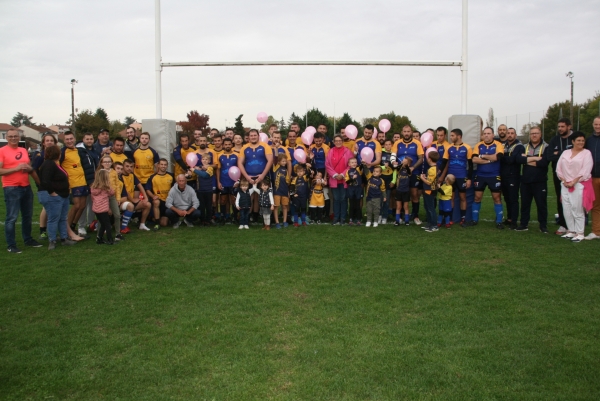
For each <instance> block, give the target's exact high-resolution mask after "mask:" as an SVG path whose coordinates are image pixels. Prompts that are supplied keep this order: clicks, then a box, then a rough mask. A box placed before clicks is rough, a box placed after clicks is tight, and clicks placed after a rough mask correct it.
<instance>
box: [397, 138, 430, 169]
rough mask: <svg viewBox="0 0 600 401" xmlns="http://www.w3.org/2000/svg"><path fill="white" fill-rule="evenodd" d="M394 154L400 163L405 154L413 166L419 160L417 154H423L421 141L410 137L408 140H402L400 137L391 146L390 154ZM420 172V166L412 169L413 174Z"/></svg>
mask: <svg viewBox="0 0 600 401" xmlns="http://www.w3.org/2000/svg"><path fill="white" fill-rule="evenodd" d="M394 155H395V156H396V160H397V161H398V163H402V161H403V160H404V159H405V158H406V157H407V156H408V157H410V158H411V159H412V165H413V166H414V165H415V163H416V162H417V161H418V160H419V156H423V147H422V146H421V142H419V141H417V140H416V139H411V140H410V142H404V140H402V139H400V140H399V141H396V143H394V145H393V146H392V156H394ZM421 172H422V169H421V168H416V169H414V170H413V175H417V176H418V175H420V174H421Z"/></svg>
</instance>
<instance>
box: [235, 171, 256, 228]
mask: <svg viewBox="0 0 600 401" xmlns="http://www.w3.org/2000/svg"><path fill="white" fill-rule="evenodd" d="M249 188H250V185H249V184H248V181H246V180H242V181H240V188H239V190H238V191H237V195H236V197H235V207H236V208H237V210H239V211H240V227H239V229H240V230H241V229H246V230H248V229H249V228H250V227H248V224H249V220H250V206H251V205H252V194H251V193H250V191H249Z"/></svg>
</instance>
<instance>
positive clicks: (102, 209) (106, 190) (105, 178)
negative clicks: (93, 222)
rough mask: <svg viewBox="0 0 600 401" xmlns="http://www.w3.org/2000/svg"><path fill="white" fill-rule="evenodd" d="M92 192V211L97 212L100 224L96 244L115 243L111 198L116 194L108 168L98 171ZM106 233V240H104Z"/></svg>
mask: <svg viewBox="0 0 600 401" xmlns="http://www.w3.org/2000/svg"><path fill="white" fill-rule="evenodd" d="M91 192H92V211H93V212H94V213H96V218H97V219H98V223H99V224H100V228H98V234H97V237H96V244H98V245H102V244H106V245H113V244H114V242H113V237H112V226H111V225H110V214H111V211H110V206H109V198H110V197H111V196H113V195H114V194H115V191H114V190H113V189H112V188H111V187H110V181H109V174H108V171H106V170H98V171H96V177H95V179H94V182H93V183H92V186H91ZM104 233H106V239H107V240H106V241H104Z"/></svg>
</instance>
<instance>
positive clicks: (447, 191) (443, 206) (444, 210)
mask: <svg viewBox="0 0 600 401" xmlns="http://www.w3.org/2000/svg"><path fill="white" fill-rule="evenodd" d="M454 181H456V179H455V178H454V176H453V175H452V174H448V175H447V176H446V179H445V180H444V183H443V184H442V186H441V187H440V188H439V189H438V200H439V203H440V215H439V217H438V227H441V226H442V224H445V225H446V228H450V225H451V224H450V218H451V215H452V185H454Z"/></svg>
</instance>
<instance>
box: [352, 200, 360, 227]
mask: <svg viewBox="0 0 600 401" xmlns="http://www.w3.org/2000/svg"><path fill="white" fill-rule="evenodd" d="M350 220H351V221H352V220H354V221H355V222H356V221H361V220H362V208H361V207H360V199H353V198H350Z"/></svg>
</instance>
